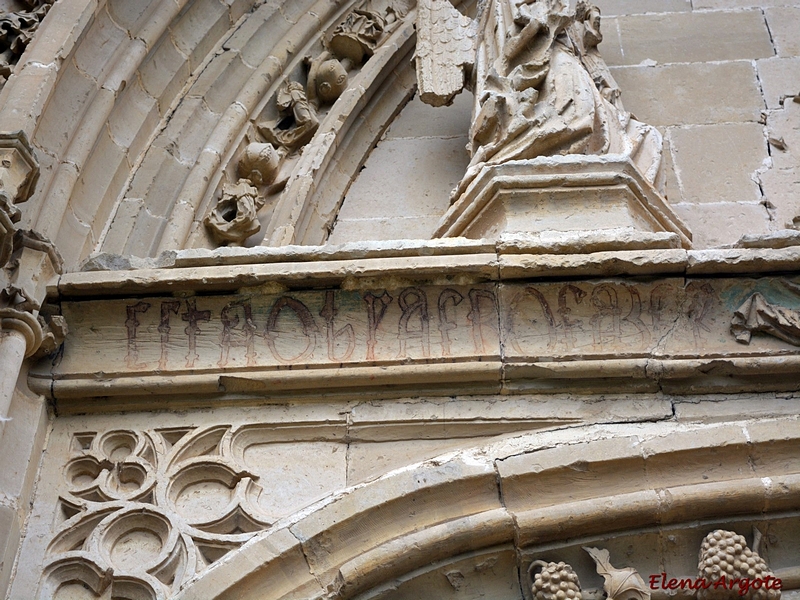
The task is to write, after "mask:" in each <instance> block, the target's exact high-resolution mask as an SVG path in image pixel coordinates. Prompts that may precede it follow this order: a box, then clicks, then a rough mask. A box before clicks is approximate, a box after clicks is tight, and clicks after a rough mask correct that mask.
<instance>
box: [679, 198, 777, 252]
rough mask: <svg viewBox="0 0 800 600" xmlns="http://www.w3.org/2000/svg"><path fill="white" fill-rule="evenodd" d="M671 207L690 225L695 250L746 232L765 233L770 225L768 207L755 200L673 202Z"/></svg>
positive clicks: (732, 238) (732, 239) (725, 243)
mask: <svg viewBox="0 0 800 600" xmlns="http://www.w3.org/2000/svg"><path fill="white" fill-rule="evenodd" d="M672 207H673V208H674V209H675V212H676V213H678V214H679V215H680V216H681V218H683V219H685V220H686V222H687V224H688V225H689V227H691V228H692V241H693V244H694V247H695V248H697V249H703V248H718V247H719V246H725V245H729V244H733V243H735V242H736V241H737V240H738V239H739V238H741V237H742V236H743V235H745V234H748V233H766V232H767V231H769V229H770V224H771V222H770V217H769V213H768V211H767V209H766V208H765V207H764V205H763V204H761V203H760V202H757V201H756V202H748V203H745V202H725V203H722V202H708V203H703V204H673V205H672Z"/></svg>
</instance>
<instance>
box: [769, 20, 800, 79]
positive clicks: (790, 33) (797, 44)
mask: <svg viewBox="0 0 800 600" xmlns="http://www.w3.org/2000/svg"><path fill="white" fill-rule="evenodd" d="M765 12H766V15H767V25H769V31H770V33H771V34H772V41H773V43H774V44H775V50H776V52H777V53H778V56H785V57H790V56H800V36H798V35H797V32H798V31H800V6H785V7H776V8H768V9H767V10H766V11H765ZM798 91H799V92H800V90H798Z"/></svg>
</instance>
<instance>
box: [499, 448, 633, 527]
mask: <svg viewBox="0 0 800 600" xmlns="http://www.w3.org/2000/svg"><path fill="white" fill-rule="evenodd" d="M637 445H638V441H637V440H636V438H633V437H619V438H615V439H603V440H595V441H592V442H591V444H565V445H563V446H559V447H556V448H548V449H545V450H540V451H538V452H529V453H526V454H521V455H518V456H512V457H510V458H507V459H505V460H500V461H498V462H497V469H498V472H499V474H500V479H501V486H502V488H503V498H504V500H505V505H506V507H507V508H508V510H510V511H512V512H524V511H528V510H530V509H531V508H532V507H537V508H542V507H549V506H559V505H561V504H564V503H567V502H580V501H582V500H589V499H591V498H594V497H598V496H600V497H602V496H604V495H616V494H625V493H626V492H633V491H637V490H639V489H641V486H642V484H643V482H644V478H645V468H644V467H645V465H644V459H643V458H642V456H641V453H640V451H639V449H638V447H637Z"/></svg>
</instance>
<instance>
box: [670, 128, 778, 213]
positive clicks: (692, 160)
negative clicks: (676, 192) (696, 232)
mask: <svg viewBox="0 0 800 600" xmlns="http://www.w3.org/2000/svg"><path fill="white" fill-rule="evenodd" d="M670 147H671V149H672V155H673V157H674V158H675V174H676V177H677V179H678V182H679V185H680V190H681V192H682V194H681V201H682V202H696V203H703V202H716V203H719V202H758V201H759V200H760V199H761V193H760V191H759V188H758V184H757V183H756V170H757V169H760V168H761V167H763V165H764V161H765V160H766V159H767V156H768V154H767V142H766V138H765V135H764V127H763V126H762V125H760V124H758V123H726V124H720V125H700V126H693V127H675V128H672V129H670Z"/></svg>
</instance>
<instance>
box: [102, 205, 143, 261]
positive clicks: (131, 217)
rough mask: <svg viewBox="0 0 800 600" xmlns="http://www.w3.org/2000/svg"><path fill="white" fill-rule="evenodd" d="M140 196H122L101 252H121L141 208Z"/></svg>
mask: <svg viewBox="0 0 800 600" xmlns="http://www.w3.org/2000/svg"><path fill="white" fill-rule="evenodd" d="M143 206H144V202H143V201H142V199H141V198H123V199H122V201H121V202H120V203H119V205H118V206H117V209H116V212H115V214H114V217H113V220H112V221H111V225H110V226H109V230H108V234H107V235H106V236H105V238H104V239H103V252H108V253H111V254H122V253H123V252H124V251H125V244H126V243H127V241H128V238H129V237H130V235H131V233H132V232H133V228H134V226H135V225H136V222H137V220H138V217H139V212H140V211H141V210H142V207H143Z"/></svg>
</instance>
